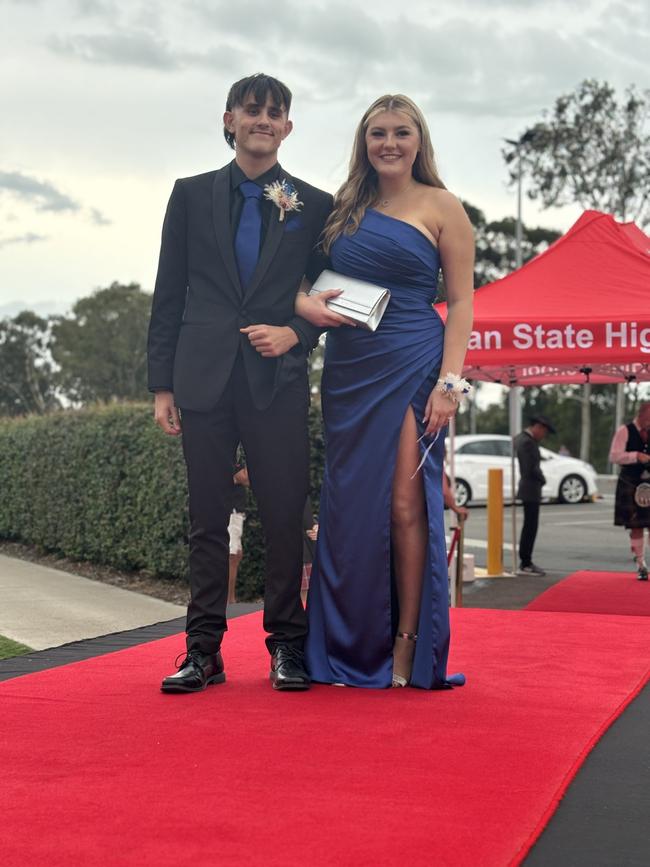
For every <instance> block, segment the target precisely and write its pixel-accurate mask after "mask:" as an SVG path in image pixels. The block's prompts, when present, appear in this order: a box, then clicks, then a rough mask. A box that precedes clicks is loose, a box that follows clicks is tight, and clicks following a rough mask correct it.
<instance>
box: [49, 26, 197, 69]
mask: <svg viewBox="0 0 650 867" xmlns="http://www.w3.org/2000/svg"><path fill="white" fill-rule="evenodd" d="M48 45H49V47H50V48H51V49H52V50H53V51H54V52H56V53H57V54H60V55H63V56H67V57H73V58H76V59H77V60H83V61H85V62H86V63H95V64H101V65H107V64H115V65H118V66H137V67H143V68H145V69H157V70H159V71H161V72H173V71H174V70H177V69H179V68H180V66H181V63H180V61H179V57H178V56H177V55H176V54H175V53H174V52H173V50H172V49H171V47H170V45H169V43H168V42H167V40H165V39H162V38H160V37H158V36H156V35H154V34H152V33H148V32H147V31H145V30H133V31H131V32H122V31H115V32H113V33H98V34H92V35H83V34H77V35H74V36H52V37H50V39H49V40H48Z"/></svg>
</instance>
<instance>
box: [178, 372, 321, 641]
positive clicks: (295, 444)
mask: <svg viewBox="0 0 650 867" xmlns="http://www.w3.org/2000/svg"><path fill="white" fill-rule="evenodd" d="M308 408H309V383H308V381H307V377H302V378H300V379H299V380H298V381H297V382H295V383H292V384H291V385H289V386H288V387H287V388H285V389H284V390H283V391H281V392H280V393H279V394H277V395H276V397H275V398H274V400H273V402H272V404H271V406H270V407H268V408H267V409H265V410H259V409H256V408H255V406H254V404H253V400H252V398H251V394H250V389H249V386H248V380H247V378H246V373H245V371H244V365H243V361H242V360H241V357H239V358H238V360H237V361H236V362H235V366H234V369H233V372H232V375H231V377H230V380H229V382H228V385H227V386H226V389H225V391H224V394H223V395H222V397H221V398H220V400H219V403H218V404H217V406H216V407H215V408H214V409H212V410H210V411H209V412H196V411H193V410H192V411H190V410H181V419H182V422H181V423H182V432H183V453H184V456H185V463H186V466H187V478H188V488H189V502H190V540H189V541H190V557H189V564H190V591H191V596H190V603H189V606H188V609H187V624H186V632H187V648H188V650H200V651H202V652H203V653H215V652H216V650H217V649H218V648H219V646H220V644H221V639H222V637H223V633H224V632H225V631H226V629H227V625H226V602H227V598H228V521H229V517H230V511H231V498H232V484H233V483H232V476H233V463H234V459H235V453H236V449H237V446H238V444H239V443H240V442H241V444H242V445H243V447H244V451H245V453H246V463H247V467H248V475H249V478H250V482H251V487H252V489H253V493H254V494H255V498H256V500H257V506H258V511H259V515H260V519H261V521H262V526H263V528H264V533H265V536H266V580H265V590H264V629H265V630H266V632H268V633H270V634H269V636H268V638H267V639H266V643H267V646H268V648H269V651H270V652H271V653H272V652H273V650H274V647H275V645H276V644H278V643H287V644H294V645H297V646H298V647H302V644H303V642H304V639H305V636H306V634H307V620H306V616H305V612H304V609H303V606H302V603H301V601H300V585H301V580H302V535H303V531H302V515H303V509H304V506H305V499H306V497H307V493H308V487H309V442H308V428H307V411H308Z"/></svg>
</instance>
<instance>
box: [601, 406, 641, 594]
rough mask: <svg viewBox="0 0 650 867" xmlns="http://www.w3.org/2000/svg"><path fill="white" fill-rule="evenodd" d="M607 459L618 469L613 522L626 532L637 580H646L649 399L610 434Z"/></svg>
mask: <svg viewBox="0 0 650 867" xmlns="http://www.w3.org/2000/svg"><path fill="white" fill-rule="evenodd" d="M609 460H610V461H611V462H612V463H613V464H618V465H619V466H620V468H621V470H620V474H619V477H618V483H617V485H616V502H615V506H614V524H615V525H616V526H618V527H626V528H627V529H628V530H629V531H630V547H631V549H632V556H633V557H634V561H635V564H636V568H637V578H638V580H639V581H647V580H648V565H647V563H646V559H645V538H644V537H645V531H646V530H648V532H650V401H647V402H645V403H642V404H641V406H640V407H639V411H638V413H637V415H636V418H635V419H634V421H631V422H629V423H628V424H624V425H621V427H620V428H619V429H618V430H617V431H616V433H615V434H614V439H613V440H612V444H611V447H610V450H609Z"/></svg>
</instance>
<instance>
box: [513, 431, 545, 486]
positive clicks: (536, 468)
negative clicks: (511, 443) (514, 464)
mask: <svg viewBox="0 0 650 867" xmlns="http://www.w3.org/2000/svg"><path fill="white" fill-rule="evenodd" d="M515 454H516V455H517V460H518V461H519V486H518V488H517V497H518V499H520V500H521V501H522V502H523V503H541V501H542V488H543V487H544V485H545V484H546V478H545V476H544V473H543V472H542V469H541V461H542V457H541V454H540V451H539V445H538V443H537V440H536V439H535V438H534V437H532V436H531V435H530V434H529V433H528V432H527V431H525V430H524V431H522V432H521V433H519V434H517V436H516V437H515Z"/></svg>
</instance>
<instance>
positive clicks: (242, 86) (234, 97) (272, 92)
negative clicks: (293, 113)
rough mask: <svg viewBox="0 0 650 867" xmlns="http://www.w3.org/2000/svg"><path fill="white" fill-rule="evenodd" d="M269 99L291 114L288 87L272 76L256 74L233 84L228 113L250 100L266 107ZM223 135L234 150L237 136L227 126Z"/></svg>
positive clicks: (229, 93) (228, 101)
mask: <svg viewBox="0 0 650 867" xmlns="http://www.w3.org/2000/svg"><path fill="white" fill-rule="evenodd" d="M269 97H270V99H271V102H272V103H273V105H275V106H276V107H277V108H284V109H286V112H287V114H289V109H290V108H291V91H290V90H289V88H288V87H287V85H286V84H283V83H282V82H281V81H279V80H278V79H277V78H273V77H272V76H270V75H264V73H262V72H256V73H255V75H249V76H247V77H246V78H242V79H241V80H240V81H236V82H235V83H234V84H233V86H232V87H231V88H230V90H229V92H228V98H227V99H226V111H232V110H233V109H234V108H235V107H236V106H238V105H239V106H244V105H245V104H246V102H247V101H248V100H250V99H252V100H253V101H255V102H256V103H257V104H258V105H265V104H266V100H267V98H269ZM223 135H224V138H225V139H226V141H227V142H228V144H229V145H230V147H231V148H233V150H234V147H235V136H234V135H233V134H232V133H231V132H229V131H228V130H227V129H226V127H225V126H224V128H223Z"/></svg>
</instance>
